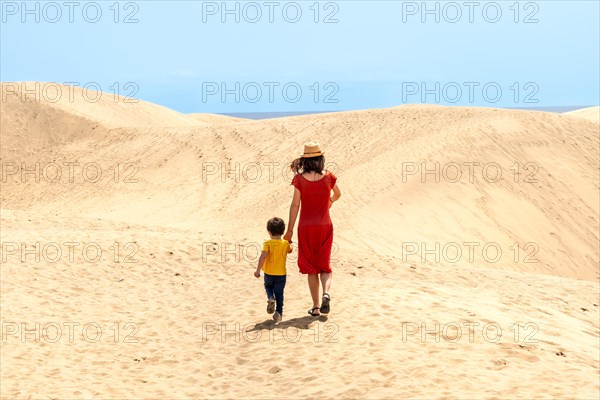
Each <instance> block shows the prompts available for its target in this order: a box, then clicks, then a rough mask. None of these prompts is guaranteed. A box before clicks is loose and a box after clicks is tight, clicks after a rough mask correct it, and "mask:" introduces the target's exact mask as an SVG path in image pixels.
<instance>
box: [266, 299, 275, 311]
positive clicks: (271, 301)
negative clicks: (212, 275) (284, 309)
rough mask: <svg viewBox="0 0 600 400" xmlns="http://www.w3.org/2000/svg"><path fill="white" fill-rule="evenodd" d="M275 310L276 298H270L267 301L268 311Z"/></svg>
mask: <svg viewBox="0 0 600 400" xmlns="http://www.w3.org/2000/svg"><path fill="white" fill-rule="evenodd" d="M274 312H275V299H269V300H268V301H267V313H269V314H273V313H274Z"/></svg>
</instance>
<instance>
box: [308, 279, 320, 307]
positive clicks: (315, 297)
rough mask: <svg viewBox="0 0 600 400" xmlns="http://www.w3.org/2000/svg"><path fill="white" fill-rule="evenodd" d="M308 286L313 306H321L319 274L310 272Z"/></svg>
mask: <svg viewBox="0 0 600 400" xmlns="http://www.w3.org/2000/svg"><path fill="white" fill-rule="evenodd" d="M308 288H309V289H310V296H311V297H312V301H313V307H319V275H317V274H308Z"/></svg>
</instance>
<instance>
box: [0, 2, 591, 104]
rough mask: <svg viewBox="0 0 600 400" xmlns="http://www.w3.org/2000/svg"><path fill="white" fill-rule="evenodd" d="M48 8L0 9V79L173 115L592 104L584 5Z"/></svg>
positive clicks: (13, 5) (12, 5) (18, 5)
mask: <svg viewBox="0 0 600 400" xmlns="http://www.w3.org/2000/svg"><path fill="white" fill-rule="evenodd" d="M49 3H52V2H35V1H29V2H26V7H27V10H29V11H30V13H27V12H26V10H24V7H23V2H22V1H15V2H11V1H2V2H1V4H0V10H1V11H2V15H1V18H2V20H1V28H0V49H1V50H0V51H1V53H0V80H2V81H5V82H6V81H52V82H59V83H64V82H79V83H80V84H81V85H85V84H89V83H94V87H96V88H98V87H99V88H101V89H102V90H104V91H107V92H111V91H114V90H115V89H116V87H119V89H120V93H121V94H125V95H127V94H134V93H135V94H134V97H137V98H140V99H143V100H147V101H152V102H155V103H158V104H161V105H164V106H167V107H170V108H173V109H176V110H178V111H181V112H223V113H225V112H270V111H324V110H349V109H365V108H375V107H391V106H396V105H400V104H405V103H432V104H447V105H476V106H493V107H540V106H569V105H597V104H599V103H600V99H599V90H600V85H599V75H600V66H599V62H600V61H599V60H600V53H599V51H600V43H599V37H600V29H599V18H600V17H599V15H600V10H599V2H598V1H593V0H592V1H535V2H531V1H518V2H517V1H514V0H513V1H497V2H489V1H475V2H472V3H471V4H472V6H467V5H466V4H467V3H468V2H466V1H457V2H447V1H428V2H427V3H426V4H425V3H424V2H422V1H418V2H410V1H337V2H327V1H321V2H317V1H314V0H311V1H296V2H290V1H272V2H269V1H256V2H246V1H241V2H238V1H228V2H227V4H225V2H222V1H217V2H206V1H195V2H193V1H168V2H167V1H132V2H127V1H121V2H116V1H97V2H95V3H94V2H86V1H78V2H77V3H78V5H76V6H73V8H69V6H66V5H65V2H63V1H57V2H54V3H53V4H50V5H49ZM224 5H225V7H226V8H227V9H229V10H231V11H232V13H230V14H226V13H224ZM84 9H85V12H84ZM98 10H99V11H100V12H101V14H97V12H98ZM117 10H118V13H117ZM317 10H318V13H317ZM428 10H429V11H430V13H426V11H428ZM298 11H300V14H298ZM257 12H260V13H261V14H260V15H259V14H258V13H257ZM69 14H71V15H69ZM270 14H271V15H270ZM236 17H237V18H238V19H239V20H238V21H236ZM270 17H272V21H270V20H269V18H270ZM36 18H37V19H38V21H36ZM436 18H437V19H438V20H437V21H436ZM70 19H72V21H70ZM223 19H224V21H223ZM470 19H471V20H470ZM94 21H95V22H94ZM126 21H127V23H126ZM315 21H316V22H315ZM127 83H131V84H130V85H129V86H126V84H127ZM284 88H285V90H284ZM224 93H227V94H225V95H224ZM259 95H260V96H259Z"/></svg>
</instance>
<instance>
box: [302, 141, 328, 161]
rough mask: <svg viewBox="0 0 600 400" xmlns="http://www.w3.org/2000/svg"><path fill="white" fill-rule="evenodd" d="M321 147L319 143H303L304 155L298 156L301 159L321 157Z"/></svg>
mask: <svg viewBox="0 0 600 400" xmlns="http://www.w3.org/2000/svg"><path fill="white" fill-rule="evenodd" d="M322 155H323V152H322V151H321V146H319V142H306V143H304V153H303V154H300V157H301V158H311V157H319V156H322Z"/></svg>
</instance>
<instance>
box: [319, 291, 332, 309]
mask: <svg viewBox="0 0 600 400" xmlns="http://www.w3.org/2000/svg"><path fill="white" fill-rule="evenodd" d="M329 300H331V298H330V297H329V293H323V299H322V300H321V313H323V314H329Z"/></svg>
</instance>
